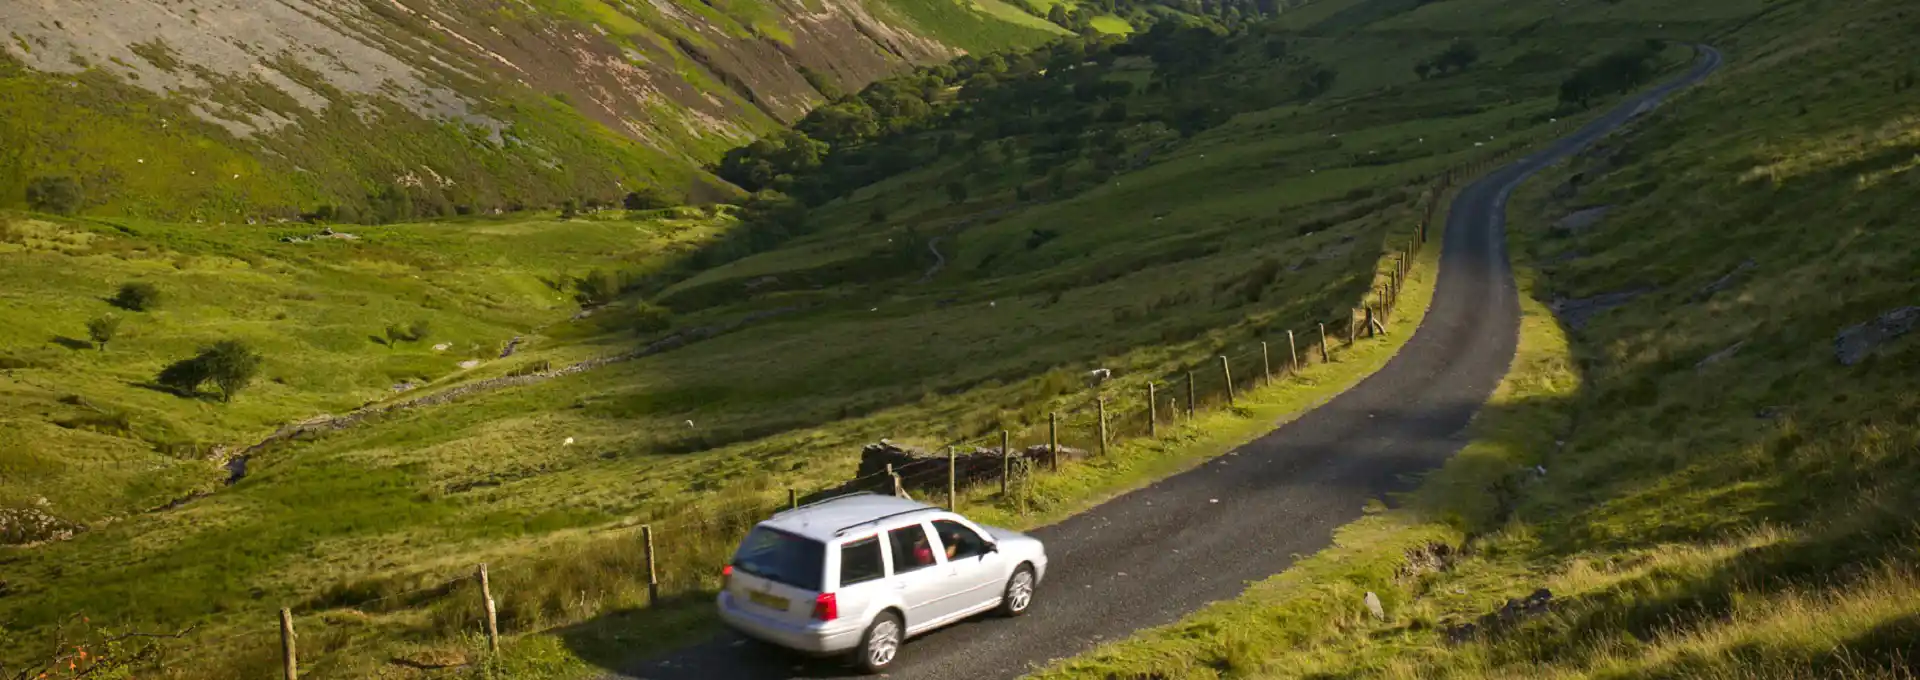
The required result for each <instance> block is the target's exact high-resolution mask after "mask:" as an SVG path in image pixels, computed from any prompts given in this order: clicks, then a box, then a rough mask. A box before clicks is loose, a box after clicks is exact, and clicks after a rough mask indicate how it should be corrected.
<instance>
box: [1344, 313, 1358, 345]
mask: <svg viewBox="0 0 1920 680" xmlns="http://www.w3.org/2000/svg"><path fill="white" fill-rule="evenodd" d="M1356 316H1359V310H1354V309H1349V310H1347V344H1348V345H1352V344H1353V343H1354V341H1355V340H1359V339H1360V335H1359V334H1358V333H1355V332H1354V325H1353V324H1354V323H1355V322H1354V317H1356Z"/></svg>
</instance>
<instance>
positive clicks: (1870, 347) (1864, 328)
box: [1833, 307, 1920, 366]
mask: <svg viewBox="0 0 1920 680" xmlns="http://www.w3.org/2000/svg"><path fill="white" fill-rule="evenodd" d="M1916 324H1920V307H1901V308H1899V309H1895V310H1892V311H1889V312H1887V313H1885V314H1881V315H1880V316H1879V318H1876V319H1874V320H1872V321H1869V322H1866V323H1861V324H1854V325H1852V326H1848V327H1847V328H1846V329H1844V330H1842V331H1840V333H1839V335H1835V336H1834V338H1833V358H1834V359H1837V360H1839V361H1840V363H1841V364H1842V365H1845V366H1852V365H1854V364H1857V363H1860V362H1861V361H1862V360H1864V359H1866V358H1867V356H1868V355H1870V354H1872V353H1873V351H1874V350H1875V349H1879V347H1880V346H1881V345H1883V344H1886V343H1887V342H1890V341H1892V340H1893V339H1895V338H1898V337H1900V336H1902V335H1906V334H1907V333H1909V332H1912V331H1913V327H1914V326H1915V325H1916Z"/></svg>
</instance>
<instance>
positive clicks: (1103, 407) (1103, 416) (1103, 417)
mask: <svg viewBox="0 0 1920 680" xmlns="http://www.w3.org/2000/svg"><path fill="white" fill-rule="evenodd" d="M1096 404H1097V406H1098V407H1099V409H1100V456H1101V457H1103V458H1104V457H1106V455H1107V398H1106V397H1101V398H1100V399H1099V401H1097V402H1096Z"/></svg>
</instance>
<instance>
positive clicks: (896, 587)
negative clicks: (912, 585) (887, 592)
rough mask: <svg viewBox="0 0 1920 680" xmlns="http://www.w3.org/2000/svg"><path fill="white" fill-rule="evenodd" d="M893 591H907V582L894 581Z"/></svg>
mask: <svg viewBox="0 0 1920 680" xmlns="http://www.w3.org/2000/svg"><path fill="white" fill-rule="evenodd" d="M893 589H894V590H906V589H907V582H906V581H894V582H893Z"/></svg>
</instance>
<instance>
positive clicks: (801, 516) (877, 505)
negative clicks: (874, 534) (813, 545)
mask: <svg viewBox="0 0 1920 680" xmlns="http://www.w3.org/2000/svg"><path fill="white" fill-rule="evenodd" d="M920 512H927V513H937V512H940V508H936V507H934V506H931V505H927V504H925V503H921V502H918V501H913V500H909V499H906V498H895V497H893V496H882V495H880V494H875V493H857V494H851V495H847V496H840V497H837V498H829V499H827V500H823V501H817V502H814V503H810V504H807V505H802V506H800V507H798V508H794V509H792V510H787V511H784V512H781V513H779V514H776V515H774V516H773V517H772V518H771V519H768V520H766V521H764V522H761V523H760V525H761V526H764V527H768V528H771V529H779V530H781V531H785V532H787V533H790V534H794V535H796V536H802V537H806V538H811V539H814V540H817V541H821V542H823V543H825V542H831V541H833V539H835V538H837V537H838V536H839V534H840V530H841V529H847V528H851V527H857V526H859V525H862V524H867V523H871V522H875V521H876V520H882V519H905V518H907V517H908V516H909V515H913V514H916V513H920Z"/></svg>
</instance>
